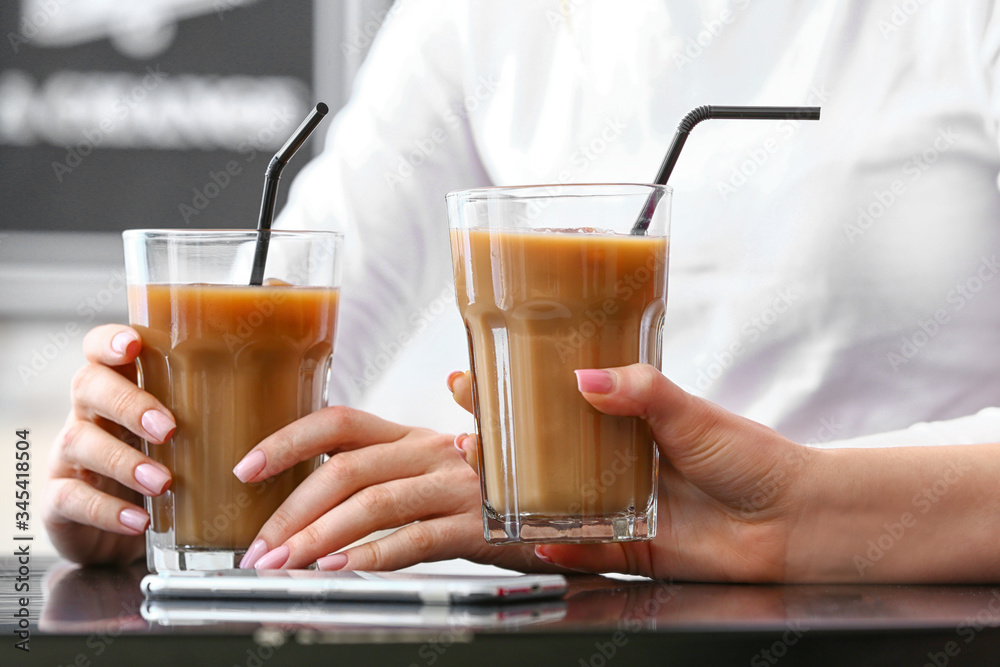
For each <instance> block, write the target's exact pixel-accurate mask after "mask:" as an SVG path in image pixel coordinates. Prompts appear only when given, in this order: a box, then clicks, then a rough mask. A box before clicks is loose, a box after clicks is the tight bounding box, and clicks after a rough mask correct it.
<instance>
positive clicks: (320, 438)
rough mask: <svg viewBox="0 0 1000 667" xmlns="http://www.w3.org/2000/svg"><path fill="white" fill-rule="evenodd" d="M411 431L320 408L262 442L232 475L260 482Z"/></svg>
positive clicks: (348, 412)
mask: <svg viewBox="0 0 1000 667" xmlns="http://www.w3.org/2000/svg"><path fill="white" fill-rule="evenodd" d="M412 430H413V429H411V428H410V427H408V426H402V425H400V424H394V423H393V422H390V421H386V420H384V419H380V418H378V417H376V416H375V415H372V414H369V413H367V412H362V411H361V410H354V409H352V408H348V407H345V406H342V405H338V406H333V407H329V408H323V409H322V410H319V411H317V412H314V413H312V414H310V415H307V416H305V417H303V418H302V419H299V420H297V421H294V422H292V423H291V424H289V425H288V426H286V427H285V428H283V429H281V430H280V431H278V432H277V433H274V434H272V435H270V436H268V437H267V438H265V439H264V440H262V441H261V443H260V444H259V445H257V446H256V447H254V448H253V449H251V450H250V451H249V452H248V453H247V455H246V456H244V457H243V459H242V460H241V461H240V462H239V463H237V464H236V467H235V468H233V474H234V475H236V477H237V478H238V479H239V480H240V481H241V482H259V481H260V480H264V479H267V478H268V477H271V476H273V475H276V474H277V473H279V472H281V471H283V470H287V469H288V468H291V467H292V466H293V465H295V464H296V463H299V462H300V461H305V460H306V459H309V458H312V457H314V456H319V455H320V454H328V453H330V452H334V451H337V450H344V449H357V448H359V447H365V446H367V445H373V444H377V443H384V442H393V441H395V440H399V439H400V438H402V437H404V436H405V435H406V434H407V433H409V432H410V431H412Z"/></svg>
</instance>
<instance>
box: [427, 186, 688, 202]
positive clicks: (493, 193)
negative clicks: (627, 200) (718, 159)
mask: <svg viewBox="0 0 1000 667" xmlns="http://www.w3.org/2000/svg"><path fill="white" fill-rule="evenodd" d="M612 188H634V189H635V190H634V191H632V192H625V191H617V192H616V191H607V190H611V189H612ZM546 189H548V190H554V189H563V190H567V189H568V190H576V189H581V190H583V189H590V190H591V191H588V192H575V193H572V192H560V193H553V192H548V193H541V194H529V195H526V196H521V197H518V199H544V198H556V197H616V196H617V197H622V196H629V195H643V194H648V193H650V192H655V191H657V190H659V191H660V192H662V193H663V194H665V195H671V196H672V195H673V192H674V189H673V188H672V187H671V186H669V185H660V184H658V183H541V184H537V185H491V186H485V187H479V188H468V189H464V190H452V191H451V192H449V193H448V194H446V195H445V197H444V198H445V199H446V200H454V199H466V200H473V201H474V200H478V199H496V198H498V196H503V195H504V194H505V193H513V192H516V191H519V190H524V191H527V192H529V193H532V192H533V191H540V190H546ZM602 190H604V191H602Z"/></svg>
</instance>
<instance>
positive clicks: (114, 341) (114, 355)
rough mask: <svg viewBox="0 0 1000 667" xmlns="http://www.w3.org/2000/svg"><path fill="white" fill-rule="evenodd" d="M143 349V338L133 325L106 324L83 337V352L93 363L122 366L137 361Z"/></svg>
mask: <svg viewBox="0 0 1000 667" xmlns="http://www.w3.org/2000/svg"><path fill="white" fill-rule="evenodd" d="M141 349H142V339H141V338H140V336H139V332H137V331H136V330H135V329H133V328H132V327H127V326H125V325H123V324H104V325H101V326H99V327H94V328H93V329H91V330H90V331H88V332H87V335H85V336H84V337H83V354H84V356H85V357H86V358H87V361H89V362H90V363H92V364H104V365H105V366H121V365H122V364H127V363H131V362H133V361H135V358H136V357H137V356H139V350H141Z"/></svg>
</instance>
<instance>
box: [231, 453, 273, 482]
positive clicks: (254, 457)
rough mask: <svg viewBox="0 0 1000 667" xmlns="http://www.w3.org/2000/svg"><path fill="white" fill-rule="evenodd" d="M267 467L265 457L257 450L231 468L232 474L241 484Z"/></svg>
mask: <svg viewBox="0 0 1000 667" xmlns="http://www.w3.org/2000/svg"><path fill="white" fill-rule="evenodd" d="M265 465H267V457H266V456H265V455H264V452H262V451H260V450H259V449H258V450H256V451H253V452H250V453H249V454H247V455H246V456H244V457H243V460H242V461H240V462H239V463H237V464H236V467H235V468H233V474H234V475H236V479H238V480H240V481H241V482H244V483H245V482H249V481H250V480H251V479H253V478H254V477H256V476H257V474H258V473H259V472H260V471H261V470H263V469H264V466H265Z"/></svg>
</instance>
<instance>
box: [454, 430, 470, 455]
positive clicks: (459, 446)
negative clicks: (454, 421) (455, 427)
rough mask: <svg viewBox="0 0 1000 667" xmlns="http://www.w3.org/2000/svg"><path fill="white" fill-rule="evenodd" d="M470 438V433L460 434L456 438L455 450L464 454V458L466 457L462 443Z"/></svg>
mask: <svg viewBox="0 0 1000 667" xmlns="http://www.w3.org/2000/svg"><path fill="white" fill-rule="evenodd" d="M468 437H469V434H468V433H459V434H458V435H456V436H455V449H457V450H458V451H460V452H462V456H465V450H464V449H462V441H463V440H465V439H466V438H468Z"/></svg>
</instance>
